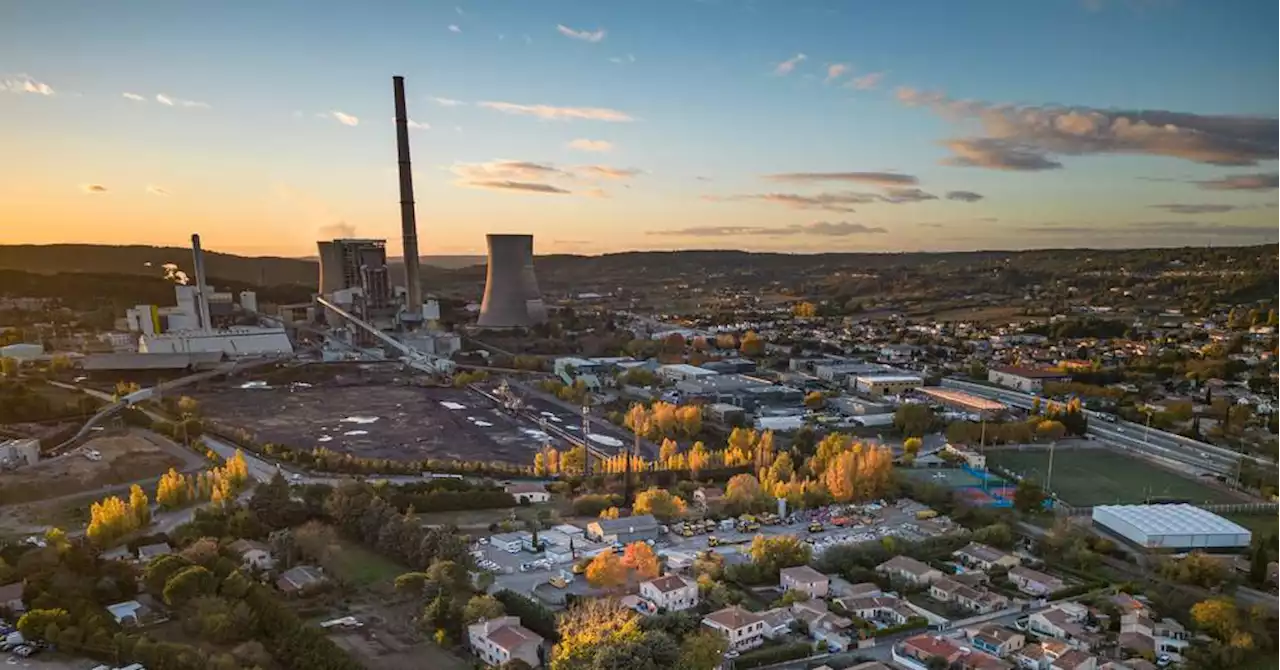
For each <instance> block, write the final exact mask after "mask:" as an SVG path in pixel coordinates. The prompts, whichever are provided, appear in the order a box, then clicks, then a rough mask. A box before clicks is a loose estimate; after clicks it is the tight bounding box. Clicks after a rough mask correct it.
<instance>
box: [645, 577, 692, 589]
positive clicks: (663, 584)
mask: <svg viewBox="0 0 1280 670" xmlns="http://www.w3.org/2000/svg"><path fill="white" fill-rule="evenodd" d="M649 583H650V584H653V587H654V588H655V589H658V591H660V592H661V593H671V592H672V591H676V590H678V589H682V588H684V587H686V586H688V585H689V583H688V582H686V581H685V580H684V577H681V576H680V575H663V576H662V577H658V578H656V579H651V580H649Z"/></svg>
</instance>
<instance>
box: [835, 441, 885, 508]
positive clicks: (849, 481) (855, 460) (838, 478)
mask: <svg viewBox="0 0 1280 670" xmlns="http://www.w3.org/2000/svg"><path fill="white" fill-rule="evenodd" d="M892 470H893V455H892V454H891V453H890V452H889V450H888V449H886V448H885V447H882V446H878V445H872V444H862V443H854V444H853V445H852V446H851V447H850V448H849V450H848V451H843V452H840V453H839V454H837V455H836V456H835V457H834V458H832V459H831V461H830V462H829V463H828V464H827V468H826V471H825V472H823V482H824V483H825V484H826V485H827V490H828V491H830V492H831V495H832V497H834V498H835V499H836V501H837V502H852V501H863V500H870V499H873V498H878V497H880V496H882V495H883V494H884V492H885V491H886V490H888V488H889V482H890V476H891V473H892Z"/></svg>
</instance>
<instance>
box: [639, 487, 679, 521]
mask: <svg viewBox="0 0 1280 670" xmlns="http://www.w3.org/2000/svg"><path fill="white" fill-rule="evenodd" d="M687 509H688V506H687V505H686V504H685V502H684V501H683V500H681V499H680V498H679V497H677V496H674V495H672V494H671V492H670V491H667V490H666V489H660V488H657V487H652V488H650V489H648V490H647V491H642V492H640V495H638V496H636V502H635V506H634V507H633V512H634V513H635V514H652V515H653V517H654V518H655V519H657V520H659V521H662V522H663V523H666V522H669V521H671V520H673V519H677V518H680V517H681V516H684V513H685V511H686V510H687Z"/></svg>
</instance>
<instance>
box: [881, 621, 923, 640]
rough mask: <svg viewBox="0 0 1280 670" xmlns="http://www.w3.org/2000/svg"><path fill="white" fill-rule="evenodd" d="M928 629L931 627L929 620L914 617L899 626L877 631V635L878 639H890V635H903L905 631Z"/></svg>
mask: <svg viewBox="0 0 1280 670" xmlns="http://www.w3.org/2000/svg"><path fill="white" fill-rule="evenodd" d="M928 627H929V620H928V619H926V618H924V617H921V616H913V617H911V618H910V619H907V621H906V623H904V624H901V625H898V626H889V627H888V628H881V629H880V630H877V631H876V632H875V634H876V637H888V636H890V635H893V634H894V633H901V632H903V631H908V630H916V629H917V628H928Z"/></svg>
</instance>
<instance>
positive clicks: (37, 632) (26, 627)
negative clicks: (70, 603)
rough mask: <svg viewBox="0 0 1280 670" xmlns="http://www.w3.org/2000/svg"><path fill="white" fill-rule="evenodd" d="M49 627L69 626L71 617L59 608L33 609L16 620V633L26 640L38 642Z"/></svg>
mask: <svg viewBox="0 0 1280 670" xmlns="http://www.w3.org/2000/svg"><path fill="white" fill-rule="evenodd" d="M51 625H55V626H58V627H59V628H65V627H67V626H69V625H71V615H70V614H68V613H67V611H66V610H64V609H61V608H54V609H33V610H30V611H28V612H27V613H26V614H23V615H22V618H20V619H18V632H20V633H22V636H23V637H25V638H27V639H30V640H38V639H40V638H42V637H43V636H44V633H45V631H46V630H47V629H48V628H49V626H51Z"/></svg>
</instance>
